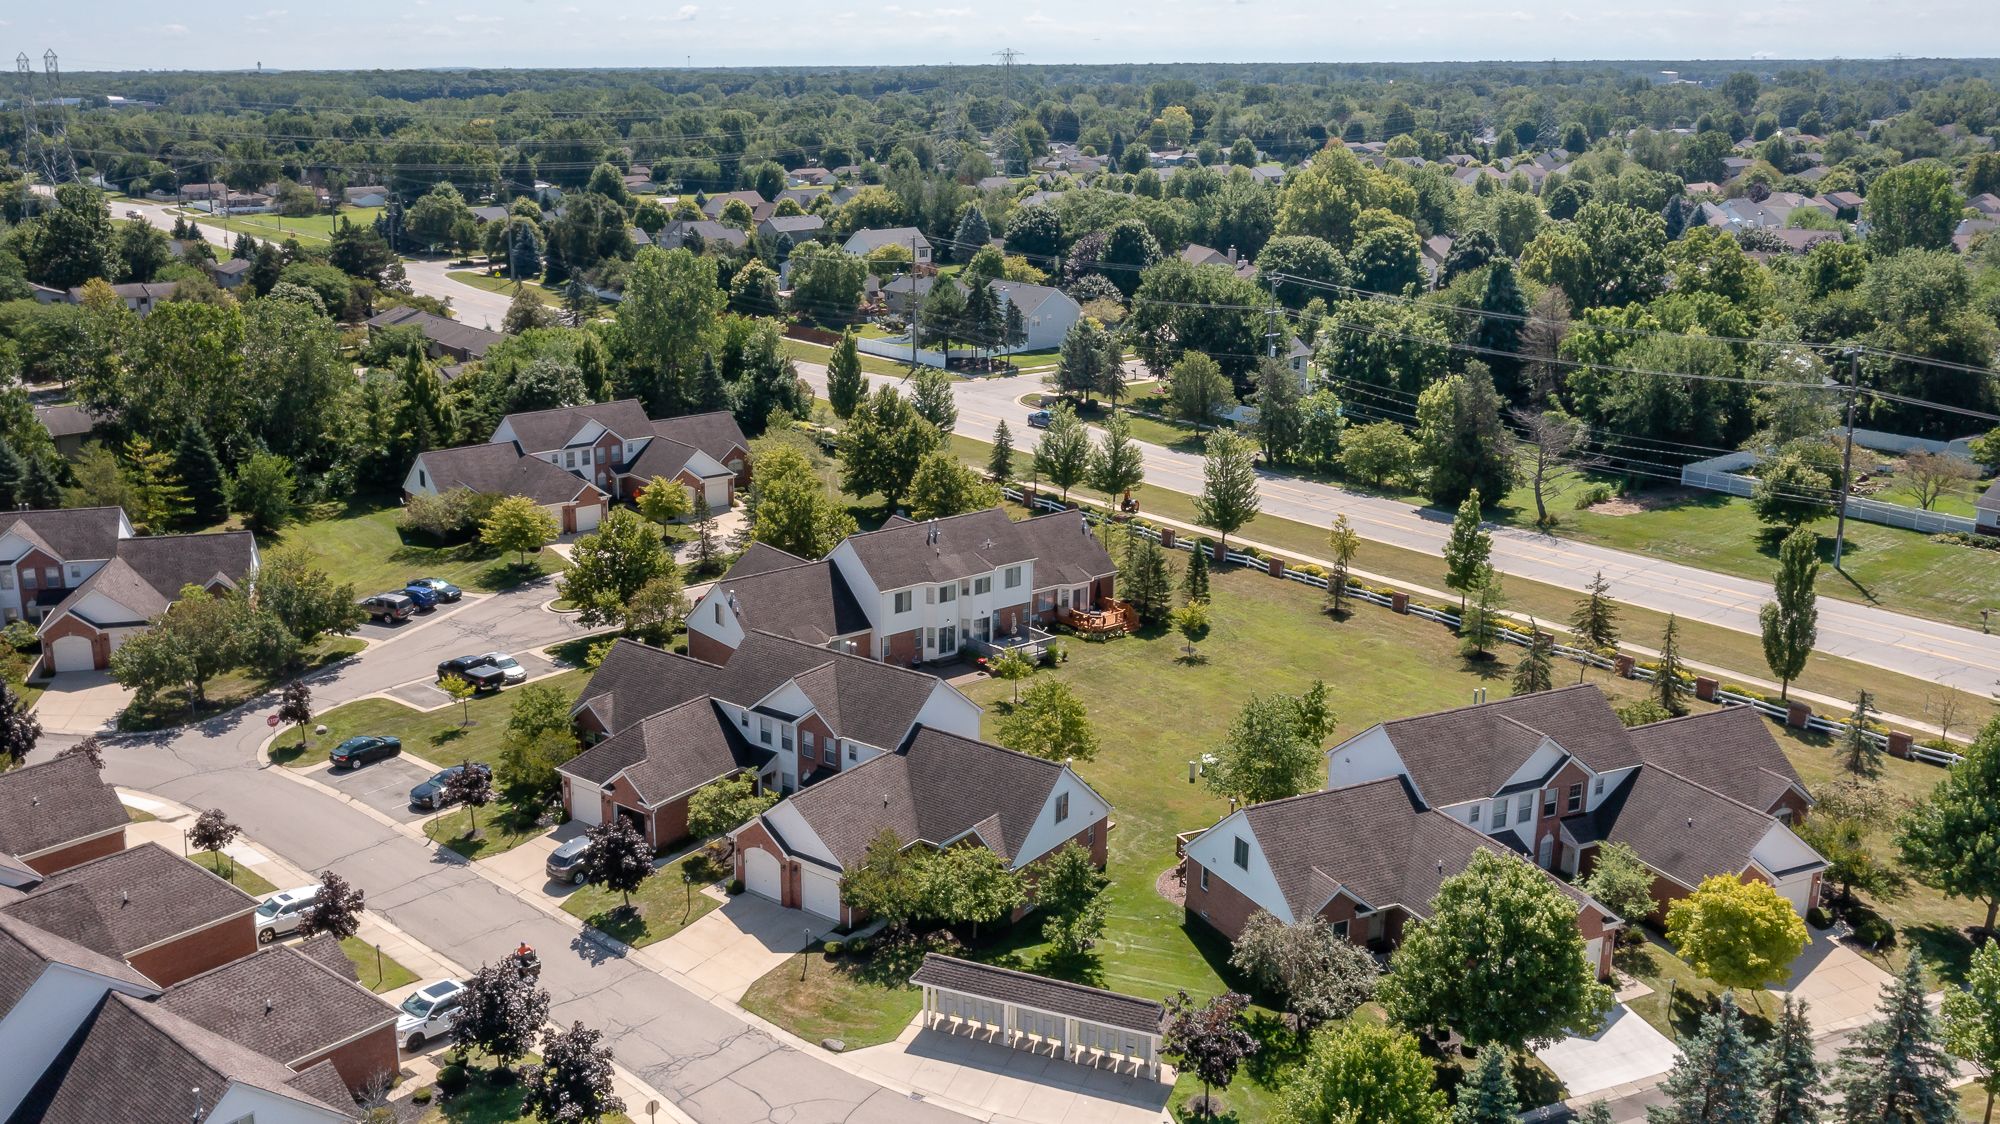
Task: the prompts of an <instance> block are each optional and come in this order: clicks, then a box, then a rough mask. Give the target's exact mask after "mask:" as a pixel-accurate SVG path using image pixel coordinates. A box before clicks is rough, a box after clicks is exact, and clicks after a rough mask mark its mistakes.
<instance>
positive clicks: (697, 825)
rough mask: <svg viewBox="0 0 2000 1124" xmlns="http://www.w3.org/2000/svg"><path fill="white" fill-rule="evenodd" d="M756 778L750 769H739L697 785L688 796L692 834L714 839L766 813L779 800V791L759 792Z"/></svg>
mask: <svg viewBox="0 0 2000 1124" xmlns="http://www.w3.org/2000/svg"><path fill="white" fill-rule="evenodd" d="M756 781H757V778H755V777H753V776H751V775H750V774H748V773H739V774H738V775H736V776H733V777H724V778H722V779H721V780H718V781H711V782H709V783H708V784H705V785H703V786H701V787H700V788H698V789H695V790H694V795H692V796H689V797H688V834H689V835H691V836H693V837H694V838H696V839H710V838H713V837H715V836H717V835H721V834H722V833H723V832H725V831H734V830H735V829H737V828H739V827H741V826H743V825H744V824H746V823H749V822H750V821H751V820H752V819H754V818H756V817H757V816H760V815H762V814H763V813H764V812H765V811H766V810H767V809H769V808H770V807H771V805H773V804H776V803H777V802H778V794H777V793H775V792H758V791H757V783H756Z"/></svg>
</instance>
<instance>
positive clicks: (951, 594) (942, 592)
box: [938, 585, 958, 605]
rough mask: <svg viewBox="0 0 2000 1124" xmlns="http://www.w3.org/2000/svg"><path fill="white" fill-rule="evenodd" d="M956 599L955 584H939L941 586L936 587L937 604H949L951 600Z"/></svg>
mask: <svg viewBox="0 0 2000 1124" xmlns="http://www.w3.org/2000/svg"><path fill="white" fill-rule="evenodd" d="M957 599H958V587H957V586H955V585H941V586H939V587H938V602H939V604H944V605H949V604H950V603H952V602H953V601H956V600H957Z"/></svg>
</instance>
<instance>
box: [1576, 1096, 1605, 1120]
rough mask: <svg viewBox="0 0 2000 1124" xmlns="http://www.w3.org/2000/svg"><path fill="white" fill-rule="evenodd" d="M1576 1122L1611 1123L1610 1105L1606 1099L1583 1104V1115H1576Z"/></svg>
mask: <svg viewBox="0 0 2000 1124" xmlns="http://www.w3.org/2000/svg"><path fill="white" fill-rule="evenodd" d="M1577 1124H1611V1105H1610V1104H1609V1103H1608V1102H1606V1101H1592V1102H1590V1103H1589V1104H1587V1105H1585V1106H1583V1115H1582V1116H1579V1117H1577Z"/></svg>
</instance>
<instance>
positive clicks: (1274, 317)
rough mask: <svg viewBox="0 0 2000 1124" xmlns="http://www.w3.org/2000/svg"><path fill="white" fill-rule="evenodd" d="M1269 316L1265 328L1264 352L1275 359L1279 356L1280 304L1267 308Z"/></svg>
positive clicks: (1266, 311) (1266, 312)
mask: <svg viewBox="0 0 2000 1124" xmlns="http://www.w3.org/2000/svg"><path fill="white" fill-rule="evenodd" d="M1265 315H1266V316H1267V317H1268V318H1269V319H1268V320H1267V322H1266V323H1267V326H1266V327H1265V329H1264V354H1266V355H1268V356H1270V357H1271V358H1273V359H1276V358H1277V357H1278V306H1277V305H1275V304H1273V305H1272V306H1271V307H1270V308H1268V309H1266V310H1265Z"/></svg>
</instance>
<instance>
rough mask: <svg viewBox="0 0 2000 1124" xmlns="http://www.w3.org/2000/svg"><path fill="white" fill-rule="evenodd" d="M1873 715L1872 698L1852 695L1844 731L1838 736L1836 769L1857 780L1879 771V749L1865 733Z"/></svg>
mask: <svg viewBox="0 0 2000 1124" xmlns="http://www.w3.org/2000/svg"><path fill="white" fill-rule="evenodd" d="M1874 716H1875V696H1874V695H1873V694H1872V693H1870V692H1868V691H1865V690H1864V691H1862V692H1861V693H1860V694H1858V695H1856V696H1854V711H1853V713H1851V714H1849V715H1848V716H1847V732H1846V733H1844V734H1842V735H1841V736H1840V767H1841V768H1843V769H1845V770H1847V771H1848V772H1849V773H1852V774H1854V775H1855V776H1857V777H1872V776H1875V775H1876V774H1877V773H1880V772H1881V771H1882V746H1881V744H1880V743H1879V742H1877V741H1876V740H1875V739H1874V738H1872V737H1870V736H1869V734H1868V724H1869V723H1870V722H1872V721H1874Z"/></svg>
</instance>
